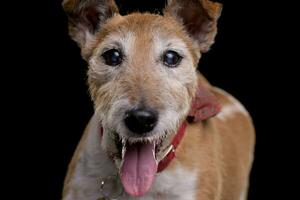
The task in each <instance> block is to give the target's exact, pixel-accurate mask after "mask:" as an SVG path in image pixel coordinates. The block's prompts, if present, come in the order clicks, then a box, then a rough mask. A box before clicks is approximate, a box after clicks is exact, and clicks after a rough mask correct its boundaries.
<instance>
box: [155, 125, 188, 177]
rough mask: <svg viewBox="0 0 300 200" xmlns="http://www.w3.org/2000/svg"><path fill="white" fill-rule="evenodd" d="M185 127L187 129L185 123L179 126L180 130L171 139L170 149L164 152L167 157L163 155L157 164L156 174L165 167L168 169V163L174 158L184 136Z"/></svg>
mask: <svg viewBox="0 0 300 200" xmlns="http://www.w3.org/2000/svg"><path fill="white" fill-rule="evenodd" d="M186 127H187V122H186V121H184V122H183V123H182V124H181V126H180V128H179V129H178V131H177V134H176V135H175V137H174V138H173V141H172V143H171V145H170V149H169V150H168V152H166V154H167V155H165V156H164V158H163V159H162V160H161V161H160V162H159V163H158V168H157V172H158V173H159V172H161V171H163V170H164V169H165V168H166V167H168V165H169V164H170V162H171V161H172V160H173V159H174V158H175V156H176V149H177V147H178V145H179V143H180V141H181V140H182V138H183V136H184V133H185V129H186Z"/></svg>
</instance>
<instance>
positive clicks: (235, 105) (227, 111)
mask: <svg viewBox="0 0 300 200" xmlns="http://www.w3.org/2000/svg"><path fill="white" fill-rule="evenodd" d="M214 89H215V90H216V91H218V92H219V93H221V94H223V95H225V96H227V97H228V99H229V100H230V102H231V103H230V104H227V105H225V106H223V107H222V109H221V112H220V113H219V114H218V115H217V116H216V117H217V118H219V119H221V120H226V119H227V118H230V117H233V116H234V115H235V114H236V113H242V114H244V115H245V116H249V113H248V111H247V110H246V109H245V107H244V106H243V105H242V104H241V103H240V102H239V101H237V100H236V99H235V98H234V97H233V96H231V95H230V94H229V93H227V92H225V91H224V90H221V89H219V88H214Z"/></svg>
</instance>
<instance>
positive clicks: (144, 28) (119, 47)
mask: <svg viewBox="0 0 300 200" xmlns="http://www.w3.org/2000/svg"><path fill="white" fill-rule="evenodd" d="M64 8H65V10H66V11H67V12H68V13H69V19H70V34H71V36H72V37H73V39H74V40H75V41H76V42H77V43H78V44H79V46H80V47H81V49H82V55H83V57H84V58H85V59H86V60H87V61H88V63H89V71H88V82H89V87H90V93H91V96H92V99H93V101H94V104H95V110H96V114H97V115H98V116H99V121H101V125H102V127H103V130H104V134H103V139H102V146H103V148H104V149H105V150H106V151H107V153H108V154H109V155H110V156H111V157H112V158H113V159H114V160H115V161H116V164H117V167H118V168H121V171H122V166H124V165H132V163H129V164H128V162H133V161H126V158H127V160H132V159H134V158H132V157H133V156H132V155H127V154H130V153H126V152H127V151H130V152H132V151H136V152H146V153H144V154H145V155H147V154H149V153H147V151H148V150H149V149H150V150H151V151H152V154H153V156H154V158H155V159H156V164H157V159H158V158H159V157H161V155H160V154H162V153H163V150H164V148H165V147H166V145H169V143H170V141H169V139H170V138H172V136H173V135H174V134H175V133H176V131H177V129H178V127H179V125H180V124H181V123H182V121H183V120H185V118H186V116H187V114H188V111H189V109H190V104H191V100H192V98H193V97H194V94H195V92H196V88H197V76H196V66H197V63H198V60H199V58H200V56H201V52H205V51H207V50H208V48H209V46H210V45H211V44H212V43H213V40H214V37H215V34H216V21H217V18H218V16H219V13H220V5H219V4H216V3H212V2H210V1H208V0H190V1H180V0H178V1H176V0H173V1H170V2H169V4H168V6H167V8H166V10H165V13H164V16H159V15H153V14H140V13H135V14H131V15H127V16H121V15H119V14H118V11H117V7H116V6H115V4H114V2H113V1H111V0H102V1H101V0H88V1H78V0H77V1H76V0H65V2H64ZM134 146H137V147H134ZM141 146H147V147H141ZM128 149H129V150H128ZM150 150H149V151H150ZM131 154H132V153H131ZM124 157H125V158H124ZM150 157H151V155H150ZM140 159H142V158H140ZM124 162H125V164H124ZM147 162H148V165H151V164H153V163H152V162H151V161H149V159H148V161H147ZM153 165H155V164H153ZM123 168H126V167H123ZM147 170H148V171H149V169H147ZM153 170H155V166H154V168H153ZM127 171H128V170H127ZM150 171H151V170H150ZM149 174H151V173H149ZM142 178H143V179H147V178H145V177H142ZM143 181H144V182H147V183H145V185H147V184H148V183H149V180H143ZM143 181H142V182H143ZM124 182H126V183H127V184H129V185H130V183H129V182H132V181H130V180H124V181H123V183H124ZM150 182H151V181H150ZM126 183H124V184H126ZM148 185H149V184H148ZM124 187H125V189H126V186H124ZM147 187H148V186H145V187H144V188H138V189H136V188H134V187H133V186H127V190H126V191H127V192H128V193H130V194H132V195H135V196H140V195H142V194H144V192H145V190H148V189H147Z"/></svg>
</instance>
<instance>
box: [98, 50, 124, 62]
mask: <svg viewBox="0 0 300 200" xmlns="http://www.w3.org/2000/svg"><path fill="white" fill-rule="evenodd" d="M102 57H103V58H104V60H105V64H107V65H109V66H117V65H119V64H121V63H122V61H123V56H122V53H121V52H120V51H119V50H117V49H110V50H108V51H105V52H104V53H103V54H102Z"/></svg>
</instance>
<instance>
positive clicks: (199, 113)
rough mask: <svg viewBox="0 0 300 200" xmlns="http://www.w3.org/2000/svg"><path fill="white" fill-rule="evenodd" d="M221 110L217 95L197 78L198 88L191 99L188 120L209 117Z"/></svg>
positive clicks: (193, 120)
mask: <svg viewBox="0 0 300 200" xmlns="http://www.w3.org/2000/svg"><path fill="white" fill-rule="evenodd" d="M220 111H221V105H220V104H219V102H218V99H217V97H216V96H215V95H214V94H213V93H212V92H210V91H209V89H208V87H207V85H206V84H205V83H203V82H202V81H201V80H198V89H197V92H196V95H195V97H194V99H193V101H192V104H191V109H190V113H189V115H188V121H189V122H197V121H202V120H206V119H209V118H211V117H213V116H215V115H216V114H218V113H219V112H220Z"/></svg>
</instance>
